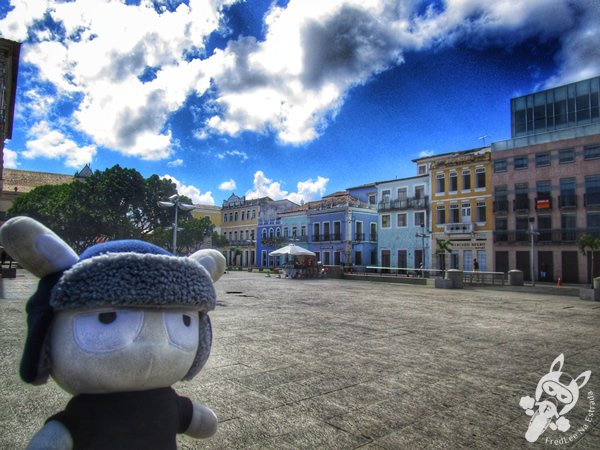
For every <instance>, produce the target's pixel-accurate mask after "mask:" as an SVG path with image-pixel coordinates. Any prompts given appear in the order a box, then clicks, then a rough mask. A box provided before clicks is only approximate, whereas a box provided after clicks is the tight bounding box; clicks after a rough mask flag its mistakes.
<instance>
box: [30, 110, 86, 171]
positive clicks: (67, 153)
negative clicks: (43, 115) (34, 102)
mask: <svg viewBox="0 0 600 450" xmlns="http://www.w3.org/2000/svg"><path fill="white" fill-rule="evenodd" d="M25 145H26V148H27V150H25V151H23V152H21V155H22V156H23V157H24V158H27V159H34V158H40V157H42V158H49V159H61V160H64V164H65V165H66V166H68V167H73V168H76V169H81V168H82V167H83V166H85V165H86V164H90V163H91V162H92V159H93V157H94V155H95V154H96V146H94V145H86V146H83V147H80V146H79V145H78V144H77V143H76V142H75V141H73V140H72V139H69V138H67V137H66V136H65V135H64V134H63V133H62V132H61V131H59V130H55V129H52V128H51V127H50V125H49V124H48V122H46V121H41V122H38V123H37V124H36V125H35V126H33V127H32V128H31V129H30V131H29V140H28V141H27V143H26V144H25Z"/></svg>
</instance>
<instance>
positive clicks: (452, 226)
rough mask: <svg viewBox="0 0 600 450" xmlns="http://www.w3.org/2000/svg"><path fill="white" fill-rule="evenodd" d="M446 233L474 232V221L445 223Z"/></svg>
mask: <svg viewBox="0 0 600 450" xmlns="http://www.w3.org/2000/svg"><path fill="white" fill-rule="evenodd" d="M444 231H445V232H446V234H470V233H472V232H473V224H472V223H447V224H445V225H444Z"/></svg>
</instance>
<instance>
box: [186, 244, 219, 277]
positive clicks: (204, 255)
mask: <svg viewBox="0 0 600 450" xmlns="http://www.w3.org/2000/svg"><path fill="white" fill-rule="evenodd" d="M188 258H190V259H193V260H194V261H196V262H197V263H199V264H200V265H201V266H202V267H204V268H205V269H206V270H207V271H208V273H209V274H210V277H211V278H212V280H213V281H217V280H218V279H219V278H221V275H223V272H225V257H224V256H223V254H222V253H221V252H220V251H218V250H214V249H210V248H208V249H204V250H198V251H197V252H196V253H193V254H192V255H190V256H188Z"/></svg>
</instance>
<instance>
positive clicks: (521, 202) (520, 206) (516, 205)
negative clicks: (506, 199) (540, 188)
mask: <svg viewBox="0 0 600 450" xmlns="http://www.w3.org/2000/svg"><path fill="white" fill-rule="evenodd" d="M513 211H520V212H526V211H529V197H528V196H526V195H524V196H520V195H517V196H516V198H515V199H514V200H513Z"/></svg>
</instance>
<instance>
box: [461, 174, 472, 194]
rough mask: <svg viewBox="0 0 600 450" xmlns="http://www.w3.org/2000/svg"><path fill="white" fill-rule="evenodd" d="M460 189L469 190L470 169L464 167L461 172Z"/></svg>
mask: <svg viewBox="0 0 600 450" xmlns="http://www.w3.org/2000/svg"><path fill="white" fill-rule="evenodd" d="M462 189H463V191H470V190H471V171H470V170H469V169H464V170H463V172H462Z"/></svg>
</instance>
